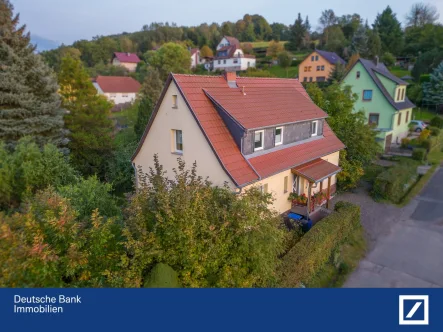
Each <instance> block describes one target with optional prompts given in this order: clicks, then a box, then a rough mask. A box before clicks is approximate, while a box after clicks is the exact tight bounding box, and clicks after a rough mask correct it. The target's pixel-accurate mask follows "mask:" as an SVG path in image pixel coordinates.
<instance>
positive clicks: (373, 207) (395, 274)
mask: <svg viewBox="0 0 443 332" xmlns="http://www.w3.org/2000/svg"><path fill="white" fill-rule="evenodd" d="M338 200H344V201H348V202H351V203H354V204H358V205H360V207H361V221H362V224H363V227H364V229H365V232H366V237H367V239H368V252H367V254H366V257H365V258H364V259H363V260H362V261H361V262H360V264H359V266H358V267H357V269H356V270H355V271H354V273H353V274H352V275H351V276H350V277H349V278H348V280H347V282H346V283H345V285H344V287H443V255H442V252H443V169H439V170H438V171H437V173H436V174H434V176H433V178H432V179H431V180H430V182H429V183H428V185H427V186H426V187H425V188H424V190H423V191H422V192H421V193H420V195H419V196H417V197H416V198H415V199H413V200H412V201H411V202H410V203H409V204H408V205H407V206H405V207H402V208H399V207H396V206H394V205H389V204H383V203H377V202H374V201H373V199H372V198H371V197H370V196H369V195H368V194H367V190H366V189H364V188H358V189H357V190H356V191H355V192H351V193H345V194H341V195H338V196H337V197H336V198H334V200H333V204H334V203H335V202H336V201H338Z"/></svg>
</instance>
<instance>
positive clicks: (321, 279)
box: [307, 227, 366, 288]
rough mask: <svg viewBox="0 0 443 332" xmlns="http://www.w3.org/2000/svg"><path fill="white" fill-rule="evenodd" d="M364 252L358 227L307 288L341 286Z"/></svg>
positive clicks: (363, 238) (364, 241)
mask: <svg viewBox="0 0 443 332" xmlns="http://www.w3.org/2000/svg"><path fill="white" fill-rule="evenodd" d="M365 252H366V240H365V237H364V233H363V228H362V227H360V228H358V229H356V230H355V232H354V233H353V234H352V235H351V236H350V237H349V238H348V239H347V240H346V241H345V243H343V244H342V246H341V248H340V249H339V250H338V252H337V254H336V255H335V256H336V257H331V261H330V262H328V264H327V265H326V266H325V267H324V268H323V269H322V270H321V271H320V272H319V273H318V274H317V275H316V276H315V277H314V278H313V279H312V280H311V281H310V282H309V283H308V284H307V286H308V287H309V288H330V287H341V286H343V284H344V283H345V281H346V279H347V278H348V276H349V275H350V274H351V273H352V272H353V271H354V270H355V268H356V267H357V266H358V263H359V262H360V260H361V259H362V258H363V257H364V255H365Z"/></svg>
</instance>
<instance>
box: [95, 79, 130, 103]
mask: <svg viewBox="0 0 443 332" xmlns="http://www.w3.org/2000/svg"><path fill="white" fill-rule="evenodd" d="M92 84H93V85H94V87H95V88H96V89H97V93H98V94H99V95H104V96H105V97H106V98H107V99H108V100H109V101H112V102H114V104H115V105H118V104H124V103H133V102H134V101H135V99H136V98H137V94H136V93H133V92H132V93H131V92H127V93H123V92H117V93H109V92H106V93H105V92H103V90H102V89H101V88H100V85H98V83H97V82H93V83H92Z"/></svg>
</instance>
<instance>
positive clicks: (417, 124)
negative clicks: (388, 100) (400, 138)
mask: <svg viewBox="0 0 443 332" xmlns="http://www.w3.org/2000/svg"><path fill="white" fill-rule="evenodd" d="M409 127H411V128H412V130H413V131H415V132H417V133H421V131H422V130H423V129H425V128H426V127H427V125H426V123H424V122H423V121H420V120H412V121H411V122H410V123H409Z"/></svg>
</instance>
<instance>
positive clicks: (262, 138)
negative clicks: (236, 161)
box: [254, 130, 265, 152]
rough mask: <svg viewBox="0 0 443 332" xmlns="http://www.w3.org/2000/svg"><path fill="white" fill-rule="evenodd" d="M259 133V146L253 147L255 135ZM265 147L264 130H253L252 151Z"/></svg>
mask: <svg viewBox="0 0 443 332" xmlns="http://www.w3.org/2000/svg"><path fill="white" fill-rule="evenodd" d="M258 133H261V147H258V148H256V147H255V135H256V134H258ZM264 147H265V131H264V130H256V131H254V152H255V151H260V150H263V148H264Z"/></svg>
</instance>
